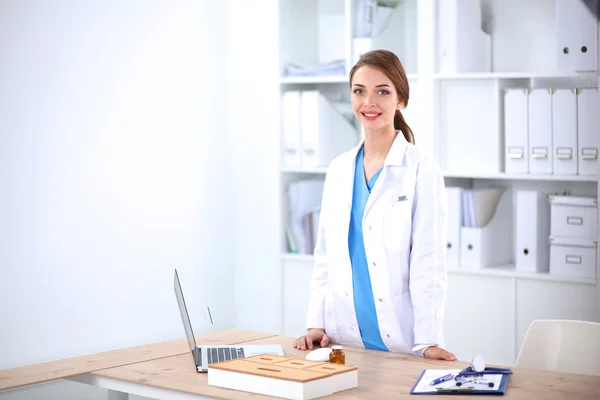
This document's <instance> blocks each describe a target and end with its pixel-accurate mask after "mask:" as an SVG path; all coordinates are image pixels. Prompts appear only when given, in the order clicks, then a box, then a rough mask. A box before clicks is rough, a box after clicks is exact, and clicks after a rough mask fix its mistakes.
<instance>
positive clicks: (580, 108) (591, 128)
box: [577, 89, 600, 175]
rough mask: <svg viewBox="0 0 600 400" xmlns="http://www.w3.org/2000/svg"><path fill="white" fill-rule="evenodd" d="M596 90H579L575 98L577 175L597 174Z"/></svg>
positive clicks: (597, 105)
mask: <svg viewBox="0 0 600 400" xmlns="http://www.w3.org/2000/svg"><path fill="white" fill-rule="evenodd" d="M598 107H599V104H598V89H581V91H580V92H579V95H578V96H577V149H578V150H577V154H578V158H579V163H578V171H579V175H596V174H597V173H598V141H599V139H598V136H600V134H599V133H598Z"/></svg>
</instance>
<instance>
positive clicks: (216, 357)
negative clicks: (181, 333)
mask: <svg viewBox="0 0 600 400" xmlns="http://www.w3.org/2000/svg"><path fill="white" fill-rule="evenodd" d="M173 285H174V286H175V297H176V298H177V304H178V305H179V312H180V313H181V319H182V320H183V327H184V329H185V334H186V336H187V339H188V343H189V345H190V349H191V351H192V357H193V359H194V363H195V364H196V370H197V371H198V372H208V366H209V364H212V363H216V362H221V361H228V360H234V359H236V358H244V357H251V356H256V355H259V354H275V355H280V356H283V355H284V353H283V347H282V346H281V345H279V344H240V345H233V346H229V345H209V346H198V345H196V338H195V337H194V331H193V330H192V323H191V322H190V316H189V315H188V312H187V307H186V306H185V300H184V299H183V291H182V290H181V284H180V283H179V275H178V274H177V270H175V277H174V282H173ZM206 309H207V311H208V318H209V320H210V324H211V325H212V315H211V313H210V308H208V307H207V308H206Z"/></svg>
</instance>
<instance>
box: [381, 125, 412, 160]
mask: <svg viewBox="0 0 600 400" xmlns="http://www.w3.org/2000/svg"><path fill="white" fill-rule="evenodd" d="M407 144H408V142H407V141H406V139H405V138H404V134H403V133H402V131H396V139H394V142H393V143H392V147H390V151H389V152H388V155H387V157H386V158H385V163H384V165H402V163H403V162H404V153H406V146H407Z"/></svg>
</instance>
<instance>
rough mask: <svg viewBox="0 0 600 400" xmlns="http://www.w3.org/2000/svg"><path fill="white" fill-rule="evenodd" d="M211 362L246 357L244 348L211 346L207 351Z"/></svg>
mask: <svg viewBox="0 0 600 400" xmlns="http://www.w3.org/2000/svg"><path fill="white" fill-rule="evenodd" d="M206 356H207V360H208V363H209V364H212V363H216V362H221V361H229V360H235V359H236V358H244V357H245V355H244V349H243V348H241V347H238V348H235V347H211V348H209V349H207V352H206Z"/></svg>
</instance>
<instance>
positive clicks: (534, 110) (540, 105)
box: [528, 89, 552, 175]
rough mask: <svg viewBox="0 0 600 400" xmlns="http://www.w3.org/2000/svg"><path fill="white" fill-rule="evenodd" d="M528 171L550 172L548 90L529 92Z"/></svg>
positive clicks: (550, 149)
mask: <svg viewBox="0 0 600 400" xmlns="http://www.w3.org/2000/svg"><path fill="white" fill-rule="evenodd" d="M528 99H529V117H528V123H529V146H528V147H529V151H528V157H529V173H530V174H545V175H550V174H552V118H551V116H550V113H551V112H552V95H551V93H550V91H548V90H545V89H544V90H542V89H538V90H533V91H531V92H530V93H529V96H528Z"/></svg>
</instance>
